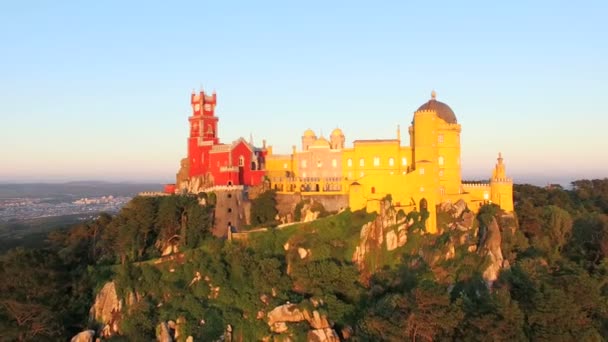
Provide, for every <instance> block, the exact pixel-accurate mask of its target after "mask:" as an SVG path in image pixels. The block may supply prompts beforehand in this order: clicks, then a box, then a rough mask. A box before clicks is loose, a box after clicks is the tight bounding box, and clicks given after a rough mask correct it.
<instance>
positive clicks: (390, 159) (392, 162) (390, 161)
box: [388, 157, 395, 166]
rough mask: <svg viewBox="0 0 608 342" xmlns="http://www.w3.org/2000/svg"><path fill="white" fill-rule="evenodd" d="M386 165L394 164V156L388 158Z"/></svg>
mask: <svg viewBox="0 0 608 342" xmlns="http://www.w3.org/2000/svg"><path fill="white" fill-rule="evenodd" d="M388 166H395V158H392V157H391V158H388Z"/></svg>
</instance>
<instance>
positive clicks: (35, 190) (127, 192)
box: [0, 181, 162, 199]
mask: <svg viewBox="0 0 608 342" xmlns="http://www.w3.org/2000/svg"><path fill="white" fill-rule="evenodd" d="M160 190H162V184H160V183H130V182H120V183H118V182H116V183H115V182H103V181H77V182H66V183H7V184H0V199H7V198H15V197H21V198H46V197H70V198H82V197H98V196H108V195H113V196H134V195H136V194H138V193H139V192H142V191H160Z"/></svg>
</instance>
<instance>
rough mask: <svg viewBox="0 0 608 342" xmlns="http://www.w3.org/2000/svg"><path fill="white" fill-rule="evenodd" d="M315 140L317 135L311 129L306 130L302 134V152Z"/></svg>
mask: <svg viewBox="0 0 608 342" xmlns="http://www.w3.org/2000/svg"><path fill="white" fill-rule="evenodd" d="M316 140H317V135H316V134H315V132H313V131H312V129H307V130H305V131H304V134H302V151H308V148H309V147H310V146H312V144H313V143H314V142H315V141H316Z"/></svg>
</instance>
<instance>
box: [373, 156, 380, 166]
mask: <svg viewBox="0 0 608 342" xmlns="http://www.w3.org/2000/svg"><path fill="white" fill-rule="evenodd" d="M374 166H380V157H374Z"/></svg>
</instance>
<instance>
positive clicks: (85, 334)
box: [70, 330, 95, 342]
mask: <svg viewBox="0 0 608 342" xmlns="http://www.w3.org/2000/svg"><path fill="white" fill-rule="evenodd" d="M94 338H95V330H85V331H81V332H79V333H78V334H76V335H75V336H74V337H72V339H71V340H70V342H93V341H94Z"/></svg>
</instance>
